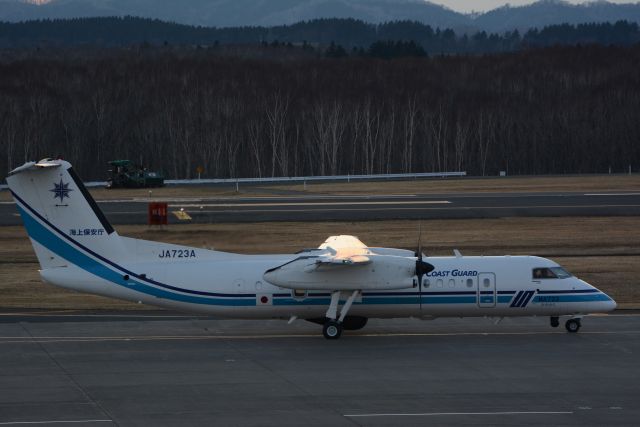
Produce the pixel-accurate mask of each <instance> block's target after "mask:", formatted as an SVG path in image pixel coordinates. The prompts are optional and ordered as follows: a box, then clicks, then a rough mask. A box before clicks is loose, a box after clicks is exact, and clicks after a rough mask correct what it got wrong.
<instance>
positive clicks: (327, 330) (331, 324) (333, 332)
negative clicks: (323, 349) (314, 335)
mask: <svg viewBox="0 0 640 427" xmlns="http://www.w3.org/2000/svg"><path fill="white" fill-rule="evenodd" d="M322 335H324V337H325V338H326V339H328V340H337V339H338V338H340V335H342V323H340V322H336V321H335V320H327V321H326V323H325V324H324V325H323V326H322Z"/></svg>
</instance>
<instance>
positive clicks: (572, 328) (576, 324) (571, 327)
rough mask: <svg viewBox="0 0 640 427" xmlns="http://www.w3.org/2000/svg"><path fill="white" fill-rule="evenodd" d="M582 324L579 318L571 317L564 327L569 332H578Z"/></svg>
mask: <svg viewBox="0 0 640 427" xmlns="http://www.w3.org/2000/svg"><path fill="white" fill-rule="evenodd" d="M580 326H582V323H581V322H580V319H579V318H573V319H569V320H567V322H566V323H565V324H564V327H565V328H567V332H571V333H576V332H578V331H579V330H580Z"/></svg>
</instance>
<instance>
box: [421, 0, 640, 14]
mask: <svg viewBox="0 0 640 427" xmlns="http://www.w3.org/2000/svg"><path fill="white" fill-rule="evenodd" d="M428 1H431V2H432V3H435V4H442V5H444V6H447V7H448V8H450V9H453V10H455V11H458V12H472V11H475V12H486V11H488V10H491V9H495V8H497V7H500V6H504V5H505V4H507V3H508V4H510V5H511V6H524V5H527V4H531V3H534V2H535V1H536V0H508V1H505V0H428ZM607 1H608V2H609V3H618V4H620V3H635V2H634V1H630V0H607ZM568 2H569V3H573V4H579V3H587V1H585V0H568Z"/></svg>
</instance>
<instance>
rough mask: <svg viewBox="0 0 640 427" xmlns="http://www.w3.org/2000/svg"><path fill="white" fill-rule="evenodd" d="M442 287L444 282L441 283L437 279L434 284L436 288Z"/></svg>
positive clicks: (440, 280)
mask: <svg viewBox="0 0 640 427" xmlns="http://www.w3.org/2000/svg"><path fill="white" fill-rule="evenodd" d="M443 285H444V282H443V281H442V279H438V281H437V282H436V286H437V287H439V288H441V287H442V286H443Z"/></svg>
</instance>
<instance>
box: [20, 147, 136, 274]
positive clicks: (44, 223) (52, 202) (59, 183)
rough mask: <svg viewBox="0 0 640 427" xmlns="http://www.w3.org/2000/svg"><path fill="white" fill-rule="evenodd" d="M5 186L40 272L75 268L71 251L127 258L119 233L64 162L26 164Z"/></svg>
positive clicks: (69, 165) (68, 165) (50, 161)
mask: <svg viewBox="0 0 640 427" xmlns="http://www.w3.org/2000/svg"><path fill="white" fill-rule="evenodd" d="M7 183H8V184H9V188H10V190H11V194H12V195H13V198H14V200H15V201H16V205H17V206H18V210H19V211H20V215H21V216H22V220H23V222H24V225H25V228H26V230H27V233H28V234H29V237H30V239H31V243H32V244H33V248H34V250H35V252H36V255H37V257H38V261H39V262H40V266H41V267H42V269H47V268H52V267H60V266H64V265H67V264H68V263H72V264H76V263H77V260H76V259H70V258H73V254H74V253H77V252H74V251H70V250H69V249H68V248H69V247H73V248H77V249H79V250H81V251H82V252H83V253H84V254H86V255H89V256H97V257H104V258H108V259H113V260H115V259H118V258H122V257H123V256H125V254H124V247H123V244H122V241H121V239H120V237H119V236H118V233H116V232H115V231H114V229H113V227H112V226H111V224H109V221H107V219H106V217H105V216H104V214H103V213H102V211H101V210H100V209H99V208H98V205H97V204H96V202H95V200H93V197H91V194H89V192H88V191H87V189H86V188H85V186H84V184H83V183H82V181H81V180H80V178H78V176H77V175H76V173H75V172H74V170H73V168H72V167H71V164H70V163H68V162H66V161H64V160H49V159H46V160H41V161H39V162H37V163H35V162H29V163H25V164H24V165H23V166H20V167H18V168H16V169H14V170H13V171H11V172H10V174H9V177H8V178H7Z"/></svg>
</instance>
